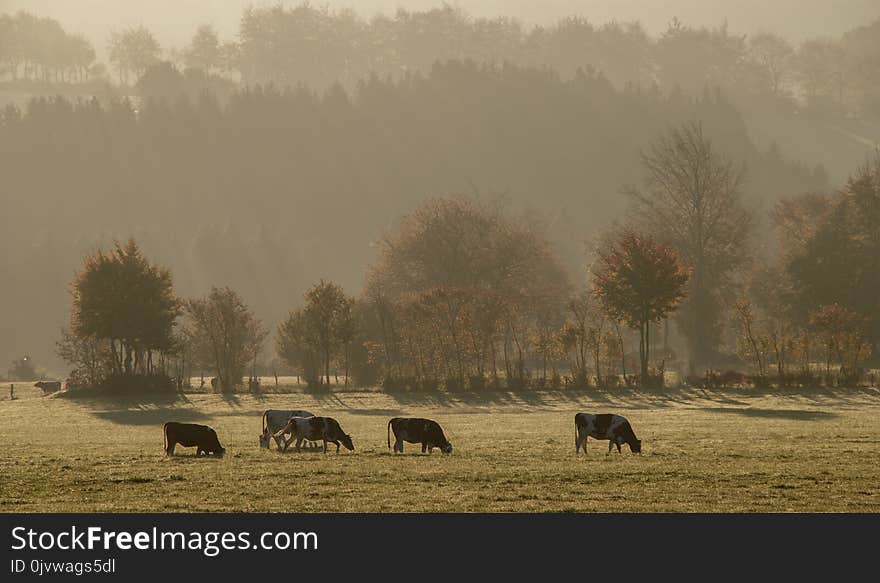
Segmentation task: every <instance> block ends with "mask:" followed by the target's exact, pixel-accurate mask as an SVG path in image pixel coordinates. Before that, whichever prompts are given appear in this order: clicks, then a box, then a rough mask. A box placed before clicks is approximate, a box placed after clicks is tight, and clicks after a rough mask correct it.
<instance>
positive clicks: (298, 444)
mask: <svg viewBox="0 0 880 583" xmlns="http://www.w3.org/2000/svg"><path fill="white" fill-rule="evenodd" d="M302 442H303V438H302V437H297V438H296V451H297V453H299V452H300V451H301V450H302Z"/></svg>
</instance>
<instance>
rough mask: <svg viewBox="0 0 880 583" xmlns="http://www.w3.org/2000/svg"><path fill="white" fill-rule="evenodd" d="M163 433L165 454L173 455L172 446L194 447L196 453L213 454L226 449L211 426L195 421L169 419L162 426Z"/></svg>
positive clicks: (220, 453)
mask: <svg viewBox="0 0 880 583" xmlns="http://www.w3.org/2000/svg"><path fill="white" fill-rule="evenodd" d="M162 432H163V433H164V434H165V455H174V446H176V445H177V444H178V443H179V444H180V445H182V446H184V447H195V448H196V455H197V456H198V455H201V454H202V452H204V453H205V454H209V453H212V454H215V455H219V456H222V455H223V454H225V453H226V449H224V448H223V446H222V445H220V440H219V439H217V432H216V431H214V428H213V427H209V426H207V425H198V424H196V423H177V422H175V421H169V422H168V423H166V424H165V425H164V426H163V427H162Z"/></svg>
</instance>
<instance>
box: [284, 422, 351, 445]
mask: <svg viewBox="0 0 880 583" xmlns="http://www.w3.org/2000/svg"><path fill="white" fill-rule="evenodd" d="M285 433H290V434H291V440H290V441H292V440H293V438H294V437H295V438H296V451H300V450H301V448H300V446H301V445H302V442H303V440H304V439H308V440H309V441H323V442H324V453H327V442H328V441H329V442H330V443H335V444H336V453H339V443H340V442H342V445H344V446H345V447H346V449H348V450H349V451H354V443H352V441H351V436H350V435H348V434H347V433H345V432H344V431H343V430H342V427H340V426H339V422H338V421H336V419H334V418H332V417H291V418H290V420H289V421H288V422H287V425H285V426H284V427H282V428H281V429H280V430H279V431H276V432H275V435H274V436H275V437H281V436H283V435H284V434H285ZM290 441H286V442H285V444H284V450H285V451H286V450H287V447H288V446H289V445H290Z"/></svg>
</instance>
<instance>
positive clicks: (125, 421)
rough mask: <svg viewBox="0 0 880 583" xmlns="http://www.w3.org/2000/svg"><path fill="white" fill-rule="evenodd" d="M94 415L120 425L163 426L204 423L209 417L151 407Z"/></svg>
mask: <svg viewBox="0 0 880 583" xmlns="http://www.w3.org/2000/svg"><path fill="white" fill-rule="evenodd" d="M92 415H94V416H95V417H98V418H99V419H105V420H107V421H110V422H112V423H118V424H120V425H161V424H163V423H165V422H166V421H179V422H184V423H186V422H189V421H204V420H205V419H208V418H209V416H208V415H205V414H204V413H201V412H199V411H196V410H195V409H181V408H177V407H151V408H140V409H126V410H114V411H92Z"/></svg>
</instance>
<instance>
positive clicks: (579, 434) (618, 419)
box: [574, 413, 642, 454]
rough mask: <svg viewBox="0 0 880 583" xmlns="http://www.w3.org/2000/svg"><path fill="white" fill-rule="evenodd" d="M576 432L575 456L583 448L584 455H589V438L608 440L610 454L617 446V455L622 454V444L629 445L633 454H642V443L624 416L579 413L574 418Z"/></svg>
mask: <svg viewBox="0 0 880 583" xmlns="http://www.w3.org/2000/svg"><path fill="white" fill-rule="evenodd" d="M574 432H575V437H574V453H575V454H577V453H578V452H579V451H580V449H581V446H583V448H584V453H587V437H592V438H593V439H607V440H608V453H611V448H612V447H614V446H615V445H616V446H617V453H620V445H621V444H622V443H626V444H627V445H629V449H630V450H631V451H632V452H633V453H641V452H642V441H641V440H640V439H638V438H636V434H635V433H634V432H633V430H632V426H630V424H629V421H627V419H626V417H624V416H622V415H612V414H609V413H604V414H600V415H593V414H591V413H578V414H576V415H575V416H574Z"/></svg>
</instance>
